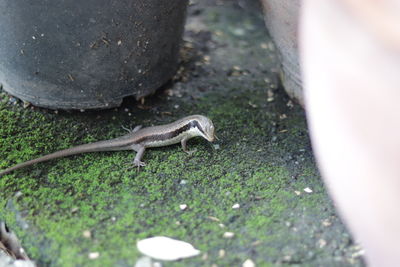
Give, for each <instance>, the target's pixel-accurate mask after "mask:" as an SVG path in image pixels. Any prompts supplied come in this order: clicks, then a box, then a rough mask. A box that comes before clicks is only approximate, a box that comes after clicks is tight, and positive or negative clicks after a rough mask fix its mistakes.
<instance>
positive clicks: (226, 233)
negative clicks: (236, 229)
mask: <svg viewBox="0 0 400 267" xmlns="http://www.w3.org/2000/svg"><path fill="white" fill-rule="evenodd" d="M234 236H235V233H232V232H225V233H224V235H223V237H224V238H232V237H234Z"/></svg>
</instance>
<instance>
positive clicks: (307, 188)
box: [304, 187, 313, 193]
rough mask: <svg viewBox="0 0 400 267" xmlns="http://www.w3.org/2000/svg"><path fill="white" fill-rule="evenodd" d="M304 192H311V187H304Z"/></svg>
mask: <svg viewBox="0 0 400 267" xmlns="http://www.w3.org/2000/svg"><path fill="white" fill-rule="evenodd" d="M304 192H306V193H312V192H313V191H312V190H311V188H309V187H306V188H304Z"/></svg>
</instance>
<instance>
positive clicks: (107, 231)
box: [0, 1, 365, 266]
mask: <svg viewBox="0 0 400 267" xmlns="http://www.w3.org/2000/svg"><path fill="white" fill-rule="evenodd" d="M188 15H189V18H188V21H187V27H186V32H185V42H184V44H183V48H182V53H181V60H182V64H181V65H182V67H181V69H180V70H179V72H178V74H177V76H176V77H175V78H174V80H173V81H172V82H171V83H170V84H169V85H167V86H166V87H165V88H164V89H163V90H161V91H160V92H159V93H157V94H156V95H154V96H152V97H150V98H147V99H146V102H145V103H144V104H138V103H137V102H135V101H134V100H133V99H126V101H125V102H124V103H123V106H121V107H120V108H118V109H113V110H106V111H96V112H95V111H91V112H63V111H60V112H54V111H50V110H45V109H39V108H32V107H29V106H28V107H26V105H25V107H24V105H23V103H20V102H19V101H17V100H15V99H13V98H10V97H9V96H8V95H6V94H5V93H1V94H0V100H1V103H0V121H1V125H0V136H1V137H2V138H1V139H0V152H1V159H0V169H4V168H6V167H8V166H10V165H13V164H15V163H17V162H22V161H25V160H29V159H32V158H34V157H37V156H39V155H44V154H47V153H50V152H53V151H56V150H59V149H64V148H68V147H70V146H73V145H77V144H82V143H87V142H93V141H96V140H103V139H108V138H113V137H117V136H120V135H123V134H125V131H124V130H123V129H122V128H121V125H123V126H125V127H133V126H135V125H139V124H141V125H144V126H149V125H156V124H163V123H167V122H171V121H174V120H176V119H178V118H180V117H182V116H186V115H189V114H204V115H207V116H208V117H210V118H211V119H212V120H213V121H214V124H215V126H216V133H217V135H218V137H219V140H218V141H217V142H216V143H214V144H210V143H207V141H205V140H203V139H195V140H191V141H189V147H190V148H196V149H197V152H196V153H194V154H193V155H191V156H189V155H187V154H185V153H183V152H182V150H181V148H180V146H179V145H176V146H170V147H165V148H159V149H153V150H148V151H147V152H146V153H145V155H144V159H143V160H144V161H145V162H146V163H147V166H146V167H145V168H143V169H142V170H141V171H140V172H139V173H138V172H137V171H136V170H135V169H133V168H130V165H129V163H130V162H131V161H132V160H133V157H134V153H132V152H129V151H123V152H107V153H93V154H85V155H78V156H74V157H69V158H64V159H57V160H53V161H50V162H47V163H42V164H37V165H35V166H33V167H31V168H25V169H21V170H18V171H15V172H13V173H11V174H9V175H6V176H4V177H1V178H0V207H1V208H0V220H3V221H6V222H7V224H8V226H9V227H10V228H11V229H12V230H14V231H15V232H16V233H17V235H18V236H19V238H20V239H21V242H22V244H23V246H24V248H25V249H26V251H27V253H28V255H29V256H30V257H31V258H32V259H34V260H35V261H36V262H37V263H39V264H40V266H50V265H51V266H134V265H135V263H136V262H137V260H138V259H139V258H140V257H142V256H141V254H140V253H139V252H138V250H137V247H136V242H137V241H138V240H140V239H143V238H147V237H151V236H156V235H163V236H169V237H172V238H176V239H179V240H183V241H186V242H189V243H191V244H193V245H194V246H195V247H196V248H197V249H199V250H200V251H201V255H200V256H197V257H194V258H190V259H185V260H181V261H175V262H163V263H162V264H163V266H242V264H243V262H245V261H246V260H249V259H250V260H251V261H252V262H254V263H255V264H256V266H270V265H275V264H278V265H295V266H296V265H297V266H364V265H365V264H364V262H363V260H362V257H361V255H362V254H363V251H362V249H361V247H360V246H359V245H357V244H356V243H355V242H354V241H353V240H352V238H351V236H350V235H349V233H348V231H347V230H346V228H345V227H344V225H343V224H342V222H341V221H340V219H339V218H338V216H337V213H336V211H335V209H334V207H333V204H332V202H331V200H330V198H329V196H328V195H327V192H326V189H325V188H324V186H323V183H322V181H321V177H320V175H319V173H318V171H317V169H316V165H315V161H314V158H313V155H312V151H311V145H310V141H309V136H308V131H307V128H306V120H305V115H304V111H303V110H302V109H301V107H300V106H298V105H297V104H295V103H293V102H292V101H291V100H289V99H288V97H287V96H286V95H285V93H284V92H283V89H282V88H281V87H280V84H279V81H278V59H277V55H276V51H275V49H274V46H273V44H272V43H271V40H270V38H269V36H268V34H267V31H266V29H265V26H264V23H263V20H262V14H261V8H260V6H259V5H258V4H257V2H256V1H238V2H237V1H217V2H214V1H192V2H191V5H190V8H189V13H188ZM181 204H186V205H187V208H186V209H185V210H181V209H180V205H181ZM235 204H236V205H235ZM237 204H239V205H237ZM233 206H234V207H238V206H239V208H233ZM226 232H232V233H233V234H234V235H233V237H230V238H227V237H226V236H225V237H224V233H226ZM90 253H95V254H90ZM96 253H97V254H96ZM89 255H92V257H89ZM93 255H97V256H98V257H93ZM92 258H94V259H92ZM248 262H249V261H248Z"/></svg>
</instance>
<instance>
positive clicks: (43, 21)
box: [0, 0, 187, 109]
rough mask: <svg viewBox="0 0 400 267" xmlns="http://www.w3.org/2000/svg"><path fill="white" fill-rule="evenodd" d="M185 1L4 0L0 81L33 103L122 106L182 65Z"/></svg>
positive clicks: (0, 16) (0, 25) (0, 23)
mask: <svg viewBox="0 0 400 267" xmlns="http://www.w3.org/2000/svg"><path fill="white" fill-rule="evenodd" d="M186 6H187V0H168V1H159V0H145V1H143V0H137V1H135V0H119V1H116V0H107V1H106V0H85V1H79V2H77V1H67V0H53V1H50V0H36V1H29V0H12V1H8V0H0V83H1V84H2V85H3V89H4V90H5V91H7V92H8V93H10V94H11V95H14V96H16V97H18V98H21V99H22V100H25V101H28V102H31V103H32V104H34V105H37V106H42V107H48V108H55V109H95V108H109V107H114V106H118V105H119V104H120V103H121V101H122V98H123V97H125V96H129V95H134V96H136V98H140V97H143V96H146V95H149V94H151V93H153V92H154V91H155V90H156V89H157V88H158V87H160V86H161V85H162V84H164V83H165V82H166V81H168V79H170V78H171V76H172V75H173V74H174V73H175V71H176V69H177V61H178V53H179V44H180V40H181V35H182V32H183V27H184V21H185V13H186V12H185V11H186Z"/></svg>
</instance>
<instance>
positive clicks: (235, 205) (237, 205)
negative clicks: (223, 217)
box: [232, 203, 240, 209]
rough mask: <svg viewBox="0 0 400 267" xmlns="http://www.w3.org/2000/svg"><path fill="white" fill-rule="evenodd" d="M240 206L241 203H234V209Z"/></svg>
mask: <svg viewBox="0 0 400 267" xmlns="http://www.w3.org/2000/svg"><path fill="white" fill-rule="evenodd" d="M238 208H240V204H239V203H236V204H233V206H232V209H238Z"/></svg>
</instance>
